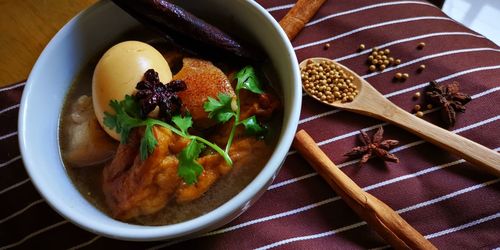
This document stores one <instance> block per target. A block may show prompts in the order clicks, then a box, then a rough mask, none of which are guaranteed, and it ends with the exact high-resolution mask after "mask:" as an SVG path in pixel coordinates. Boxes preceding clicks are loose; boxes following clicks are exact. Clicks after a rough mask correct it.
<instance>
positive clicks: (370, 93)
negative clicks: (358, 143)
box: [299, 57, 500, 176]
mask: <svg viewBox="0 0 500 250" xmlns="http://www.w3.org/2000/svg"><path fill="white" fill-rule="evenodd" d="M324 61H326V62H331V63H333V64H334V65H335V66H338V67H340V68H341V69H342V70H343V71H344V72H346V73H347V74H348V75H350V76H353V77H354V79H352V78H351V79H352V80H351V83H352V84H354V85H355V86H356V88H357V90H358V91H359V93H358V94H357V95H356V96H355V97H354V99H353V100H352V101H350V102H342V101H340V100H338V101H333V102H328V101H326V100H321V99H320V98H318V97H316V96H315V95H314V94H312V93H311V92H310V90H308V89H307V88H305V87H304V86H303V89H304V92H306V93H307V94H308V95H309V96H311V97H312V98H313V99H315V100H317V101H319V102H322V103H324V104H327V105H330V106H332V107H336V108H340V109H344V110H348V111H352V112H355V113H359V114H362V115H367V116H371V117H374V118H377V119H380V120H384V121H387V122H389V123H392V124H394V125H397V126H399V127H401V128H403V129H406V130H407V131H409V132H411V133H413V134H415V135H417V136H419V137H421V138H422V139H424V140H426V141H428V142H430V143H433V144H434V145H436V146H439V147H441V148H443V149H445V150H447V151H449V152H451V153H453V154H456V155H458V156H460V157H462V158H464V159H465V160H466V161H468V162H470V163H472V164H473V165H474V166H477V167H480V168H482V169H483V170H485V171H487V172H489V173H491V174H494V175H496V176H500V154H499V153H497V152H495V151H493V150H491V149H489V148H487V147H485V146H483V145H480V144H478V143H476V142H473V141H471V140H469V139H467V138H465V137H462V136H459V135H457V134H454V133H452V132H450V131H448V130H445V129H443V128H440V127H438V126H436V125H434V124H432V123H429V122H427V121H425V120H423V119H420V118H418V117H416V116H414V115H412V114H410V113H408V112H406V111H405V110H403V109H401V108H399V107H398V106H396V105H395V104H394V103H392V102H391V101H389V99H387V98H385V97H384V96H383V95H382V94H381V93H380V92H378V91H377V90H376V89H375V88H374V87H373V86H372V85H371V84H370V83H368V82H367V81H366V80H364V79H363V78H362V77H360V76H359V75H358V74H356V73H355V72H354V71H352V70H350V69H349V68H347V67H346V66H344V65H342V64H340V63H338V62H336V61H334V60H332V59H328V58H322V57H314V58H309V59H306V60H304V61H302V62H301V63H300V65H299V66H300V69H301V70H303V69H304V68H305V67H306V66H307V64H308V63H309V62H314V63H321V62H324ZM302 84H304V83H302Z"/></svg>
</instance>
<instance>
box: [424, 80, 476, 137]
mask: <svg viewBox="0 0 500 250" xmlns="http://www.w3.org/2000/svg"><path fill="white" fill-rule="evenodd" d="M425 96H426V98H427V100H428V101H429V102H430V103H432V104H433V105H434V106H436V107H441V108H442V109H441V117H442V119H443V121H444V122H445V124H446V126H448V127H453V126H454V125H455V122H456V120H457V112H462V113H463V112H464V111H465V107H464V105H465V104H467V103H468V102H470V101H471V100H472V99H471V97H470V96H469V95H468V94H465V93H461V92H460V85H459V83H458V82H453V83H450V84H446V85H445V84H438V83H437V82H435V81H432V82H430V83H429V86H427V87H426V88H425Z"/></svg>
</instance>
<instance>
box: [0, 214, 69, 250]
mask: <svg viewBox="0 0 500 250" xmlns="http://www.w3.org/2000/svg"><path fill="white" fill-rule="evenodd" d="M66 223H68V221H67V220H63V221H60V222H57V223H55V224H52V225H50V226H48V227H45V228H42V229H40V230H38V231H36V232H33V233H31V234H29V235H27V236H26V237H24V238H23V239H22V240H20V241H18V242H16V243H12V244H10V245H7V246H3V247H1V248H0V249H8V248H12V247H16V246H19V245H21V244H23V243H24V242H26V241H27V240H29V239H31V238H32V237H35V236H37V235H39V234H41V233H44V232H46V231H49V230H51V229H53V228H56V227H58V226H61V225H63V224H66Z"/></svg>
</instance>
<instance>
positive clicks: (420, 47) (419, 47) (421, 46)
mask: <svg viewBox="0 0 500 250" xmlns="http://www.w3.org/2000/svg"><path fill="white" fill-rule="evenodd" d="M424 47H425V43H424V42H420V43H419V44H418V45H417V48H418V49H423V48H424Z"/></svg>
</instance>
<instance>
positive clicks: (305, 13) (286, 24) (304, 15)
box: [280, 0, 326, 41]
mask: <svg viewBox="0 0 500 250" xmlns="http://www.w3.org/2000/svg"><path fill="white" fill-rule="evenodd" d="M325 2H326V0H298V1H297V3H296V4H295V5H294V6H293V7H292V9H291V10H290V11H289V12H288V13H287V14H286V15H285V17H283V19H281V21H280V25H281V28H283V30H284V31H285V33H286V35H287V36H288V39H290V41H291V40H293V39H294V38H295V36H297V34H299V32H300V31H301V30H302V28H304V26H305V25H306V24H307V22H309V20H311V18H312V17H313V16H314V15H315V14H316V12H318V10H319V8H320V7H321V5H323V3H325Z"/></svg>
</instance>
